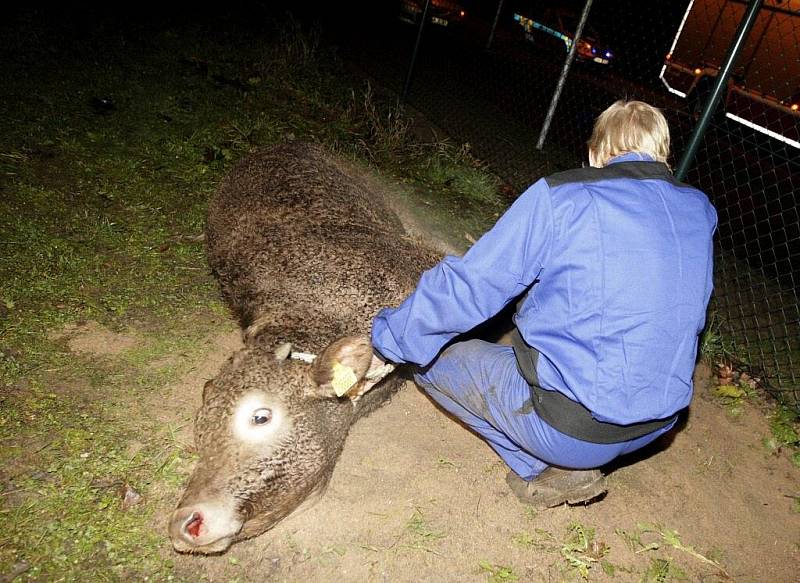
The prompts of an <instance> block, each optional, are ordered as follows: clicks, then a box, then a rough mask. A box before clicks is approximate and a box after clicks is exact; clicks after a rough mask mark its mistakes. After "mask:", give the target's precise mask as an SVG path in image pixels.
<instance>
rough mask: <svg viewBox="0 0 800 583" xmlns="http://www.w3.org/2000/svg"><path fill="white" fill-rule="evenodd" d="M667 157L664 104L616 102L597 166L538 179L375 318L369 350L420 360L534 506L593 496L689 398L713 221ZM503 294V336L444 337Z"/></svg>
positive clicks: (439, 395) (427, 380)
mask: <svg viewBox="0 0 800 583" xmlns="http://www.w3.org/2000/svg"><path fill="white" fill-rule="evenodd" d="M668 154H669V128H668V126H667V122H666V119H665V118H664V116H663V115H662V114H661V112H660V111H659V110H657V109H655V108H653V107H651V106H650V105H647V104H645V103H642V102H638V101H630V102H623V101H619V102H617V103H614V104H613V105H612V106H611V107H609V108H608V109H607V110H606V111H604V112H603V113H602V114H601V115H600V117H599V118H598V119H597V121H596V123H595V126H594V131H593V133H592V137H591V139H590V141H589V161H590V164H591V167H588V168H580V169H576V170H571V171H567V172H562V173H559V174H555V175H553V176H550V177H547V178H543V179H541V180H539V181H538V182H536V183H535V184H533V185H532V186H531V187H530V188H528V190H526V191H525V192H524V193H523V194H522V195H521V196H520V197H519V198H518V199H517V200H516V202H515V203H514V204H513V205H512V206H511V208H510V209H509V210H508V211H507V212H506V213H505V214H504V215H503V216H502V217H501V218H500V219H499V220H498V222H497V224H496V225H495V226H494V227H493V228H492V229H491V230H490V231H489V232H487V233H486V234H485V235H484V236H483V237H481V239H480V240H479V241H477V242H476V243H475V244H474V245H473V246H472V248H471V249H470V250H469V251H468V252H467V253H466V254H465V255H464V256H463V257H446V258H445V259H443V260H442V261H441V262H440V263H439V264H438V265H437V266H435V267H434V268H433V269H431V270H429V271H427V272H425V273H424V274H423V275H422V278H421V279H420V281H419V283H418V285H417V288H416V290H415V291H414V292H413V293H412V295H410V296H409V297H408V298H407V299H406V300H405V301H404V302H403V303H402V304H401V305H400V306H398V307H396V308H386V309H384V310H382V311H381V312H380V313H379V314H378V315H377V316H376V318H375V320H374V321H373V328H372V342H373V346H374V349H375V351H376V352H377V353H378V354H379V356H380V357H382V358H383V359H384V360H387V361H391V362H395V363H413V364H416V365H417V366H418V367H419V368H418V369H417V372H416V374H415V378H416V380H417V382H418V383H419V384H420V385H421V386H422V387H423V389H424V390H425V391H426V392H427V393H428V394H429V395H430V397H431V398H432V399H433V400H435V401H436V402H437V403H438V404H439V405H441V406H442V407H443V408H444V409H445V410H447V411H448V412H450V413H451V414H452V415H455V416H456V417H457V418H459V419H460V420H462V421H463V422H464V423H466V424H467V425H468V426H469V427H471V428H472V429H473V430H474V431H475V432H477V433H478V434H480V435H481V436H482V437H483V438H484V439H485V440H486V441H487V442H488V443H489V445H490V446H491V447H492V448H493V449H494V450H495V451H496V452H497V454H498V455H499V456H500V457H501V458H502V459H503V460H504V461H505V462H506V464H507V465H508V466H509V468H510V471H509V473H508V476H507V481H508V483H509V485H510V487H511V489H512V491H513V492H514V493H515V494H516V495H517V496H518V497H519V498H520V499H521V500H523V501H524V502H526V503H529V504H532V505H534V506H536V507H538V508H546V507H552V506H556V505H559V504H563V503H565V502H568V503H579V502H588V501H590V500H592V499H595V498H597V497H598V496H600V495H601V494H603V493H604V492H605V491H606V484H605V478H604V477H603V475H602V473H601V472H600V470H598V469H597V468H599V467H600V466H602V465H604V464H606V463H608V462H610V461H611V460H613V459H614V458H616V457H618V456H620V455H623V454H626V453H630V452H632V451H634V450H636V449H639V448H641V447H643V446H645V445H647V444H648V443H650V442H651V441H653V440H654V439H656V438H658V437H659V436H660V435H662V434H664V433H666V432H668V431H669V430H670V429H671V428H672V427H673V426H674V425H675V422H676V420H677V418H678V414H679V412H680V411H681V410H682V409H684V408H685V407H687V406H688V405H689V402H690V400H691V397H692V372H693V369H694V364H695V358H696V351H697V340H698V334H699V333H700V331H701V330H702V328H703V325H704V322H705V313H706V307H707V304H708V300H709V297H710V294H711V289H712V234H713V232H714V229H715V227H716V220H717V219H716V213H715V211H714V208H713V207H712V206H711V204H710V203H709V201H708V199H707V198H706V196H705V195H704V194H703V193H702V192H700V191H698V190H696V189H694V188H692V187H690V186H688V185H686V184H682V183H680V182H678V181H677V180H675V179H674V178H673V176H672V174H671V172H670V169H669V167H668V166H667V164H666V160H667V156H668ZM512 301H517V302H518V304H517V310H516V313H515V316H514V323H515V330H514V331H513V333H512V335H513V338H514V341H513V346H503V345H498V344H492V343H488V342H484V341H480V340H469V341H465V342H458V341H456V342H451V340H453V339H454V338H456V336H458V335H459V334H461V333H463V332H466V331H468V330H470V329H472V328H473V327H474V326H476V325H478V324H480V323H482V322H484V321H485V320H487V319H488V318H490V317H491V316H493V315H494V314H496V313H497V312H499V311H500V310H501V309H502V308H503V307H504V306H506V305H507V304H508V303H510V302H512ZM456 340H457V339H456ZM443 348H444V350H442V349H443Z"/></svg>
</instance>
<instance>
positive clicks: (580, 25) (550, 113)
mask: <svg viewBox="0 0 800 583" xmlns="http://www.w3.org/2000/svg"><path fill="white" fill-rule="evenodd" d="M591 7H592V0H586V4H584V6H583V12H581V20H580V22H578V28H577V29H576V30H575V38H573V40H572V46H571V47H570V48H569V54H568V55H567V60H566V61H564V68H563V69H561V76H560V77H559V78H558V83H557V84H556V89H555V91H553V98H552V99H551V100H550V108H549V109H548V110H547V116H545V118H544V123H543V124H542V131H541V132H540V133H539V141H538V142H536V149H537V150H541V149H542V148H543V147H544V140H545V138H546V137H547V132H548V131H549V130H550V124H551V123H552V121H553V115H554V114H555V112H556V106H557V105H558V100H559V99H560V98H561V91H562V90H563V89H564V83H566V81H567V74H568V73H569V69H570V67H572V62H573V61H574V60H575V54H576V53H577V52H578V41H580V40H581V35H582V34H583V26H584V25H585V24H586V19H587V18H589V9H590V8H591Z"/></svg>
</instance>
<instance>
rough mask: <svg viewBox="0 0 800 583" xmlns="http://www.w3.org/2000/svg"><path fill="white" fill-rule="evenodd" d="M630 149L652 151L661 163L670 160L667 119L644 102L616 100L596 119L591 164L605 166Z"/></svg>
mask: <svg viewBox="0 0 800 583" xmlns="http://www.w3.org/2000/svg"><path fill="white" fill-rule="evenodd" d="M628 152H641V153H644V154H649V155H650V156H652V157H653V158H655V160H657V161H658V162H663V163H664V164H666V163H667V157H668V156H669V126H668V125H667V120H666V118H665V117H664V114H663V113H661V111H660V110H658V109H656V108H655V107H653V106H652V105H648V104H647V103H644V102H643V101H624V100H620V101H617V102H616V103H614V104H613V105H611V107H609V108H608V109H606V110H605V111H604V112H603V113H601V114H600V116H599V117H598V118H597V121H595V122H594V130H593V131H592V137H591V139H590V140H589V159H590V162H591V164H592V166H597V167H602V166H605V165H606V164H607V163H608V161H609V160H611V158H614V157H615V156H619V155H620V154H626V153H628Z"/></svg>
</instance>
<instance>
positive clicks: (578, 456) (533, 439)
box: [414, 340, 674, 480]
mask: <svg viewBox="0 0 800 583" xmlns="http://www.w3.org/2000/svg"><path fill="white" fill-rule="evenodd" d="M414 378H415V380H416V381H417V383H418V384H419V385H420V386H421V387H422V388H423V389H424V390H425V392H426V393H427V394H428V395H429V396H430V397H431V398H432V399H433V400H434V401H436V402H437V403H438V404H439V405H440V406H441V407H442V408H444V409H445V410H446V411H448V412H449V413H450V414H452V415H454V416H455V417H457V418H458V419H460V420H461V421H462V422H464V423H465V424H466V425H467V426H469V427H470V428H472V429H473V430H474V431H475V432H476V433H478V434H479V435H480V436H481V437H483V438H484V439H485V440H486V441H487V443H488V444H489V445H490V446H491V447H492V449H494V450H495V451H496V452H497V454H498V455H499V456H500V457H501V458H502V459H503V461H505V463H506V464H507V465H508V466H509V467H510V468H511V469H512V470H513V471H514V472H516V473H517V474H518V475H519V476H520V477H521V478H523V479H525V480H531V479H533V478H535V477H536V476H538V475H539V474H540V473H541V472H543V471H544V470H545V469H546V468H547V467H548V466H550V465H556V466H561V467H565V468H571V469H590V468H597V467H599V466H602V465H603V464H606V463H608V462H610V461H611V460H613V459H614V458H616V457H618V456H620V455H623V454H626V453H630V452H632V451H634V450H637V449H639V448H640V447H644V446H645V445H647V444H648V443H650V442H651V441H653V440H654V439H656V438H658V437H659V436H660V435H662V434H664V433H666V432H667V431H669V430H670V429H671V428H672V425H674V424H672V425H669V426H667V427H665V428H663V429H660V430H658V431H654V432H653V433H649V434H647V435H644V436H642V437H639V438H637V439H634V440H631V441H625V442H621V443H611V444H607V443H589V442H586V441H581V440H579V439H575V438H574V437H570V436H569V435H565V434H563V433H561V432H560V431H557V430H556V429H554V428H553V427H551V426H550V425H548V424H547V423H545V422H544V421H543V420H541V419H540V418H539V416H538V415H537V414H536V412H535V411H533V409H532V406H531V404H530V396H531V390H530V387H529V385H528V383H527V382H526V381H525V379H524V378H522V376H521V375H520V374H519V371H518V370H517V364H516V358H515V356H514V350H513V349H512V348H511V347H510V346H503V345H500V344H492V343H490V342H484V341H482V340H468V341H466V342H459V343H456V344H453V345H451V346H449V347H448V348H447V349H445V350H444V351H443V352H442V353H441V354H440V355H439V358H438V359H437V360H435V361H434V362H433V364H431V365H430V366H429V367H428V368H427V369H425V370H424V371H420V372H418V373H417V374H415V375H414Z"/></svg>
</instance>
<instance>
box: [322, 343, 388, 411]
mask: <svg viewBox="0 0 800 583" xmlns="http://www.w3.org/2000/svg"><path fill="white" fill-rule="evenodd" d="M393 369H394V366H392V365H387V364H386V363H384V362H383V361H382V360H381V359H379V358H378V357H376V356H375V355H374V354H373V351H372V344H370V341H369V337H367V336H345V337H343V338H339V339H338V340H336V341H334V342H333V343H332V344H331V345H330V346H328V347H327V348H326V349H325V350H324V351H323V353H322V354H321V355H320V356H319V358H317V360H316V362H315V363H314V370H313V379H314V384H315V385H316V394H317V395H318V396H321V397H347V398H348V399H350V400H352V401H356V400H358V399H359V397H361V395H363V394H364V393H366V392H367V391H368V390H370V389H371V388H372V387H374V386H375V385H376V384H378V383H379V382H380V381H381V380H383V378H384V377H385V376H386V375H388V374H389V373H390V372H391V371H392V370H393Z"/></svg>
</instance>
